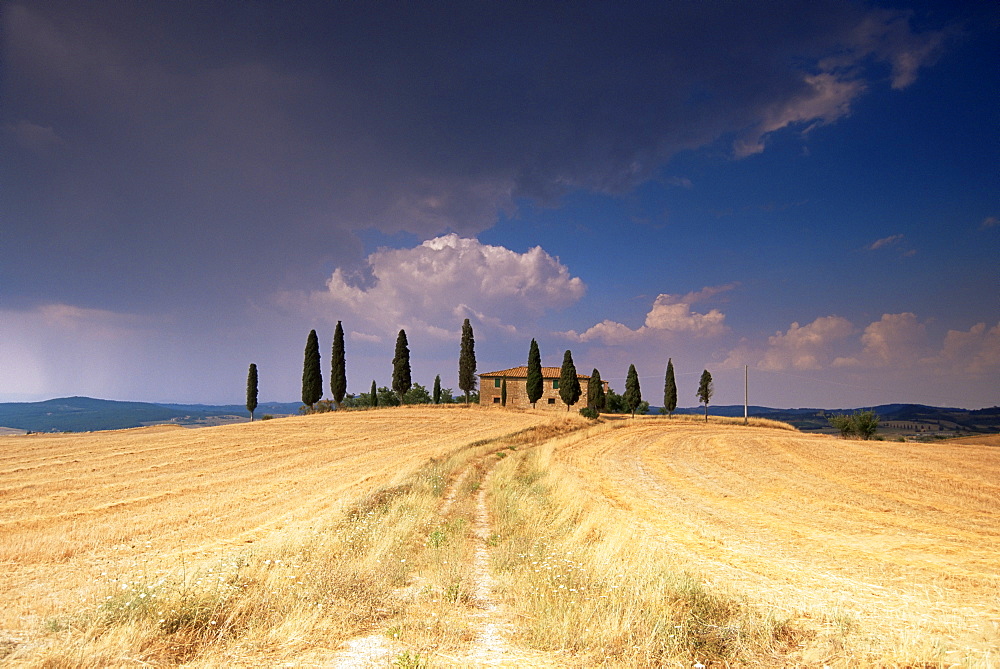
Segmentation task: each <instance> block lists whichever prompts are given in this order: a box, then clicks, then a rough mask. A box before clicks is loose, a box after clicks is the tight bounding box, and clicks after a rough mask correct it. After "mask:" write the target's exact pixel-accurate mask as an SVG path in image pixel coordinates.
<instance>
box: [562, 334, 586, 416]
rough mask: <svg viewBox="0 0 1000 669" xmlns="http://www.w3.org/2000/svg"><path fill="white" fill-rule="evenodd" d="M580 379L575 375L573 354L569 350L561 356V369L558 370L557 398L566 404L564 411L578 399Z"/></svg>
mask: <svg viewBox="0 0 1000 669" xmlns="http://www.w3.org/2000/svg"><path fill="white" fill-rule="evenodd" d="M580 392H581V390H580V377H578V376H577V374H576V365H574V364H573V354H572V353H570V351H569V349H566V353H564V354H563V363H562V369H560V370H559V397H561V398H562V401H563V402H565V403H566V411H569V408H570V407H571V406H573V405H574V404H576V401H577V400H578V399H580Z"/></svg>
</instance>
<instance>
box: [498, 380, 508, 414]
mask: <svg viewBox="0 0 1000 669" xmlns="http://www.w3.org/2000/svg"><path fill="white" fill-rule="evenodd" d="M500 406H502V407H505V406H507V377H506V376H505V377H503V381H501V382H500Z"/></svg>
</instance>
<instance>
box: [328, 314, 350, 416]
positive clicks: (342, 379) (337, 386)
mask: <svg viewBox="0 0 1000 669" xmlns="http://www.w3.org/2000/svg"><path fill="white" fill-rule="evenodd" d="M330 357H331V358H332V362H331V369H330V392H331V393H333V401H334V402H335V403H336V405H337V408H338V409H339V408H340V403H341V402H342V401H344V395H346V394H347V361H346V360H345V358H344V328H343V327H341V325H340V321H337V327H336V329H334V331H333V352H332V355H331V356H330Z"/></svg>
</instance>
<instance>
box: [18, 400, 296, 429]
mask: <svg viewBox="0 0 1000 669" xmlns="http://www.w3.org/2000/svg"><path fill="white" fill-rule="evenodd" d="M298 407H299V405H298V404H280V403H275V402H270V403H265V404H261V405H259V406H258V407H257V412H256V415H257V416H261V415H263V414H267V413H271V414H276V415H287V414H292V413H295V412H296V411H297V410H298ZM245 419H247V410H246V408H245V407H243V406H240V405H203V404H152V403H148V402H118V401H114V400H102V399H94V398H91V397H62V398H59V399H52V400H45V401H43V402H8V403H3V404H0V427H6V428H13V429H15V430H25V431H28V432H90V431H95V430H121V429H126V428H131V427H142V426H145V425H156V424H160V423H174V424H177V425H184V426H196V425H209V424H218V423H219V422H238V421H240V420H245Z"/></svg>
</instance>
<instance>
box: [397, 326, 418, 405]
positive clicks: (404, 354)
mask: <svg viewBox="0 0 1000 669" xmlns="http://www.w3.org/2000/svg"><path fill="white" fill-rule="evenodd" d="M412 385H413V382H412V380H411V378H410V348H409V344H408V342H407V341H406V331H405V330H400V331H399V334H398V335H396V354H395V355H394V356H393V358H392V389H393V390H394V391H396V394H397V395H399V403H400V404H402V403H403V395H405V394H406V391H407V390H409V389H410V386H412Z"/></svg>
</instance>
